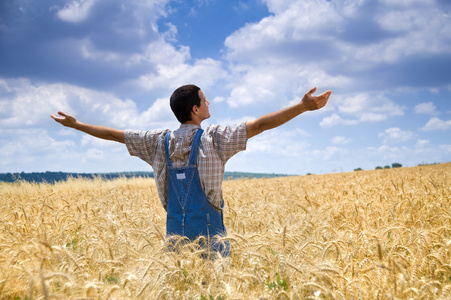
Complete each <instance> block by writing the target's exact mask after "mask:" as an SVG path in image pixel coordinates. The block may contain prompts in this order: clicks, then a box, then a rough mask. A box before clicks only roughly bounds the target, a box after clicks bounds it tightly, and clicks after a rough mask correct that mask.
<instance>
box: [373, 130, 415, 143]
mask: <svg viewBox="0 0 451 300" xmlns="http://www.w3.org/2000/svg"><path fill="white" fill-rule="evenodd" d="M378 136H379V137H380V138H383V139H384V140H383V143H384V144H387V143H402V142H406V141H408V140H410V139H412V138H413V136H414V133H413V132H411V131H409V130H405V131H403V130H401V129H399V128H388V129H386V130H385V131H384V132H381V133H379V135H378Z"/></svg>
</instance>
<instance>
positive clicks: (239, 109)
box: [0, 0, 451, 174]
mask: <svg viewBox="0 0 451 300" xmlns="http://www.w3.org/2000/svg"><path fill="white" fill-rule="evenodd" d="M450 70H451V2H450V1H449V0H330V1H326V0H303V1H297V0H247V1H244V0H227V1H226V0H189V1H186V0H128V1H122V0H39V1H36V0H7V1H1V2H0V173H5V172H22V171H23V172H42V171H68V172H115V171H150V170H151V168H150V167H149V166H148V165H146V163H144V162H143V161H141V160H139V159H138V158H135V157H131V156H129V154H128V152H127V150H126V147H125V146H124V145H121V144H118V143H115V142H108V141H101V140H96V139H94V138H91V137H89V136H87V135H85V134H82V133H79V132H76V131H74V130H70V129H66V128H63V127H62V126H60V125H59V124H57V123H55V122H54V121H53V120H52V119H51V118H50V117H49V115H50V114H52V113H56V112H57V111H58V110H62V111H64V112H66V113H69V114H72V115H74V116H76V117H77V118H78V119H79V120H80V121H82V122H86V123H93V124H98V125H105V126H111V127H115V128H118V129H157V128H170V129H176V128H177V127H178V124H177V121H176V119H175V117H174V116H173V115H172V112H171V111H170V108H169V104H168V99H169V96H170V94H171V93H172V91H173V90H174V89H175V88H177V87H178V86H180V85H183V84H187V83H194V84H197V85H198V86H200V87H201V88H202V90H203V91H204V93H205V95H206V96H207V99H209V101H210V111H211V113H212V117H211V118H210V119H209V120H207V121H206V122H204V123H203V126H204V127H206V126H207V125H208V124H220V123H227V124H231V123H236V122H242V121H245V120H249V119H254V118H257V117H259V116H260V115H262V114H265V113H269V112H272V111H275V110H279V109H281V108H284V107H287V106H288V105H291V104H293V103H295V102H297V101H299V100H300V99H301V97H302V96H303V94H304V93H305V92H306V91H308V90H309V89H310V88H311V87H314V86H316V87H318V93H322V92H324V91H326V90H332V91H333V94H332V96H331V98H330V100H329V103H328V105H327V106H326V107H325V108H324V109H322V110H320V111H316V112H307V113H305V114H303V115H301V116H299V117H298V118H297V119H295V120H292V121H291V122H289V123H287V124H285V125H284V126H282V127H279V128H277V129H274V130H271V131H268V132H265V133H263V134H261V135H259V136H257V137H255V138H252V139H251V140H249V142H248V146H247V148H248V149H247V150H246V151H245V152H241V153H239V154H238V155H236V156H235V157H233V158H232V159H231V160H230V161H229V162H228V164H227V168H226V170H227V171H246V172H266V173H285V174H306V173H308V172H310V173H316V174H319V173H329V172H341V171H352V170H353V169H355V168H358V167H360V168H363V169H374V168H375V167H376V166H385V165H391V164H392V163H394V162H397V163H401V164H402V165H403V166H415V165H418V164H420V163H435V162H449V161H451V71H450Z"/></svg>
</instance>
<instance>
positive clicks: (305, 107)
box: [246, 87, 332, 139]
mask: <svg viewBox="0 0 451 300" xmlns="http://www.w3.org/2000/svg"><path fill="white" fill-rule="evenodd" d="M315 91H316V87H314V88H313V89H311V90H310V91H308V92H307V93H306V94H305V95H304V97H303V98H302V100H301V101H300V102H299V103H297V104H295V105H293V106H290V107H287V108H285V109H282V110H280V111H276V112H273V113H269V114H267V115H264V116H262V117H260V118H258V119H256V120H253V121H247V122H246V129H247V138H248V139H250V138H251V137H253V136H255V135H257V134H259V133H262V132H263V131H265V130H268V129H272V128H275V127H278V126H280V125H282V124H285V123H286V122H288V121H290V120H291V119H293V118H294V117H297V116H298V115H300V114H302V113H303V112H306V111H309V110H317V109H320V108H322V107H324V106H325V105H326V103H327V100H328V99H329V96H330V94H332V92H331V91H327V92H324V93H322V94H321V95H318V96H313V95H312V94H313V93H314V92H315Z"/></svg>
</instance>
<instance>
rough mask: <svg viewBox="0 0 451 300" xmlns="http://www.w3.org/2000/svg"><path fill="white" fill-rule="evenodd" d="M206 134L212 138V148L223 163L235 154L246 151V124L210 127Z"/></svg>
mask: <svg viewBox="0 0 451 300" xmlns="http://www.w3.org/2000/svg"><path fill="white" fill-rule="evenodd" d="M207 133H208V134H209V135H210V136H212V139H213V145H214V148H215V149H216V151H217V154H218V156H219V157H220V158H221V160H222V161H223V162H224V163H225V162H227V160H229V158H231V157H232V156H233V155H235V154H236V153H238V152H240V151H243V150H246V142H247V130H246V123H245V122H243V123H241V124H236V125H210V126H208V127H207Z"/></svg>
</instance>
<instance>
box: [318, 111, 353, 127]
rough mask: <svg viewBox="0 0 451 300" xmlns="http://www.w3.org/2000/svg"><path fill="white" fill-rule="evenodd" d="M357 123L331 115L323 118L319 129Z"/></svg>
mask: <svg viewBox="0 0 451 300" xmlns="http://www.w3.org/2000/svg"><path fill="white" fill-rule="evenodd" d="M357 123H358V121H357V120H349V119H343V118H341V117H340V116H339V115H337V114H332V115H331V116H329V117H325V118H323V120H322V121H321V122H320V124H319V125H320V126H321V127H332V126H336V125H356V124H357Z"/></svg>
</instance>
